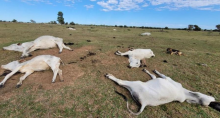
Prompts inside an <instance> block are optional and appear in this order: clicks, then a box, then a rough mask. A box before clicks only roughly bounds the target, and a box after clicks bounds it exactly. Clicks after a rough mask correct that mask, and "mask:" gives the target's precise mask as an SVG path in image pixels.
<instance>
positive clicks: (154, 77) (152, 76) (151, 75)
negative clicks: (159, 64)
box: [143, 69, 156, 79]
mask: <svg viewBox="0 0 220 118" xmlns="http://www.w3.org/2000/svg"><path fill="white" fill-rule="evenodd" d="M143 71H144V72H146V73H147V74H148V75H149V76H150V77H151V78H152V79H156V76H155V75H153V74H151V73H150V72H149V71H148V70H147V69H143Z"/></svg>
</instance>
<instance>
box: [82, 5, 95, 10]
mask: <svg viewBox="0 0 220 118" xmlns="http://www.w3.org/2000/svg"><path fill="white" fill-rule="evenodd" d="M84 6H85V7H86V8H87V9H91V8H93V7H94V5H84Z"/></svg>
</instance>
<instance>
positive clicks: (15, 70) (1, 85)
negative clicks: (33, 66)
mask: <svg viewBox="0 0 220 118" xmlns="http://www.w3.org/2000/svg"><path fill="white" fill-rule="evenodd" d="M20 68H21V67H17V68H15V69H14V70H13V71H12V72H11V73H9V74H8V75H6V76H5V78H4V79H3V80H2V82H1V83H0V88H2V87H3V86H4V84H5V82H6V81H7V80H8V79H9V78H10V77H11V76H12V75H14V74H15V73H16V72H18V71H19V69H20Z"/></svg>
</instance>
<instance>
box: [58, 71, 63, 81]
mask: <svg viewBox="0 0 220 118" xmlns="http://www.w3.org/2000/svg"><path fill="white" fill-rule="evenodd" d="M58 74H59V76H60V81H61V82H63V81H64V80H63V74H62V70H60V69H59V71H58Z"/></svg>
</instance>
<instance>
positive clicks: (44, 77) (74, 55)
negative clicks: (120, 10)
mask: <svg viewBox="0 0 220 118" xmlns="http://www.w3.org/2000/svg"><path fill="white" fill-rule="evenodd" d="M92 49H94V47H91V46H84V47H81V48H78V49H74V51H69V50H65V49H64V50H63V52H62V53H61V54H59V53H58V52H59V50H58V48H53V49H47V50H37V51H34V52H32V55H33V56H32V57H28V58H25V60H30V59H32V58H34V57H36V56H38V55H54V56H57V57H60V58H61V59H62V61H63V62H64V63H65V65H60V69H61V70H62V72H63V78H64V82H60V79H59V76H58V75H57V78H56V82H55V83H51V82H52V77H53V72H52V71H51V70H49V71H42V72H34V73H33V74H31V75H30V76H28V77H27V78H26V79H25V80H24V81H23V84H22V86H21V87H20V88H16V84H17V82H18V81H19V78H20V77H21V76H23V74H22V73H20V74H16V75H13V76H12V77H11V78H9V79H8V80H7V82H6V83H5V86H4V87H3V88H1V89H0V95H1V96H0V98H1V99H7V98H9V97H10V96H13V95H14V94H16V91H15V90H18V89H21V88H24V87H27V86H32V89H33V90H34V91H36V90H38V89H44V90H50V89H59V88H62V87H65V86H70V85H73V84H74V80H75V79H77V78H79V77H81V76H83V75H84V71H83V70H82V69H81V68H80V67H79V66H78V64H77V63H78V62H79V61H80V55H83V54H84V55H85V54H87V53H88V52H89V51H90V50H92ZM15 60H17V59H15ZM73 61H74V62H76V63H74V64H68V63H69V62H73ZM3 72H4V70H3V69H0V74H2V73H3ZM4 77H5V76H3V77H0V81H2V80H3V79H4Z"/></svg>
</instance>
